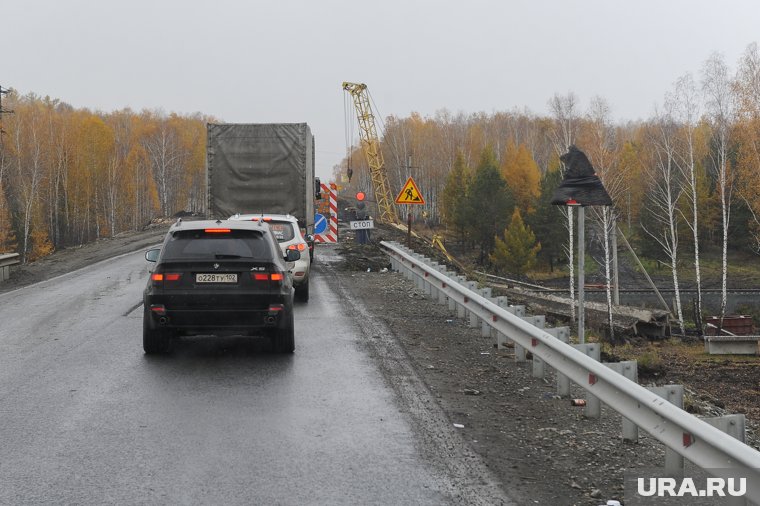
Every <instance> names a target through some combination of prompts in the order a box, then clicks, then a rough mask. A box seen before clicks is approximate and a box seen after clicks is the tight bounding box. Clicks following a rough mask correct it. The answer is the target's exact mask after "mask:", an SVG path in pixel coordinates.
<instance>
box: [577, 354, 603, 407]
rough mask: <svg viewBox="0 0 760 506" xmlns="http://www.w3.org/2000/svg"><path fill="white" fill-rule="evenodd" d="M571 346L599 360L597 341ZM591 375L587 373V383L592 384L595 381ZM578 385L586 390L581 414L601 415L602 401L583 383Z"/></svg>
mask: <svg viewBox="0 0 760 506" xmlns="http://www.w3.org/2000/svg"><path fill="white" fill-rule="evenodd" d="M573 348H575V349H576V350H578V351H580V352H581V353H583V354H584V355H586V356H588V357H591V358H593V359H594V360H596V361H597V362H598V361H599V359H600V357H601V348H600V346H599V343H585V344H574V345H573ZM591 376H592V375H591V374H589V378H588V381H589V384H593V383H594V382H596V378H592V377H591ZM579 386H580V387H582V388H584V389H585V390H586V392H587V394H586V397H588V398H587V399H586V407H585V409H584V411H583V415H584V416H585V417H586V418H599V417H600V416H602V403H601V402H599V398H598V397H596V396H595V395H592V394H591V392H590V391H589V390H588V389H586V386H585V385H579Z"/></svg>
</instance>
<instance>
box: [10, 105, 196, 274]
mask: <svg viewBox="0 0 760 506" xmlns="http://www.w3.org/2000/svg"><path fill="white" fill-rule="evenodd" d="M3 107H4V109H9V110H12V111H14V112H13V114H4V115H3V118H2V119H3V122H2V129H3V134H2V136H0V140H1V141H2V144H0V252H8V251H17V252H18V253H19V254H20V255H21V257H22V260H23V261H24V262H27V261H33V260H35V259H38V258H40V257H43V256H45V255H48V254H49V253H51V252H52V251H54V250H56V249H59V248H62V247H69V246H77V245H82V244H85V243H87V242H90V241H93V240H96V239H99V238H102V237H111V236H114V235H116V234H119V233H122V232H125V231H133V230H139V229H141V228H143V227H144V226H145V225H146V224H147V223H148V222H149V221H150V220H151V219H153V218H155V217H158V216H171V215H173V214H174V213H176V212H178V211H189V212H204V211H205V207H206V199H205V154H206V128H205V123H206V121H207V120H208V118H206V117H203V116H201V115H200V114H196V115H190V116H182V115H178V114H165V113H163V112H161V111H142V112H140V113H137V112H134V111H131V110H130V109H124V110H120V111H115V112H110V113H102V112H93V111H90V110H87V109H76V108H74V107H72V106H70V105H68V104H66V103H64V102H61V101H59V100H57V99H51V98H49V97H39V96H36V95H34V94H28V95H24V96H20V95H19V94H18V93H17V92H15V91H13V90H11V92H10V93H9V94H8V95H7V96H6V97H5V100H4V102H3Z"/></svg>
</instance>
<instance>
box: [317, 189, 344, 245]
mask: <svg viewBox="0 0 760 506" xmlns="http://www.w3.org/2000/svg"><path fill="white" fill-rule="evenodd" d="M320 185H321V186H322V191H323V192H325V193H326V194H327V195H328V196H329V197H328V207H329V218H328V220H327V230H326V231H325V232H324V233H322V234H314V241H315V242H338V189H337V187H336V186H335V184H334V183H330V186H327V185H326V184H324V183H320Z"/></svg>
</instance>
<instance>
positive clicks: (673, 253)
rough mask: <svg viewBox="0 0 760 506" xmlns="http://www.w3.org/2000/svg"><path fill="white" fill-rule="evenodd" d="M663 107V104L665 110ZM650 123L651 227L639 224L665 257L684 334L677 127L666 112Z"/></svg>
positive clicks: (648, 170) (669, 113) (679, 324)
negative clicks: (680, 283)
mask: <svg viewBox="0 0 760 506" xmlns="http://www.w3.org/2000/svg"><path fill="white" fill-rule="evenodd" d="M667 105H668V104H667V103H666V107H667ZM653 123H654V124H653V127H652V130H653V131H652V133H651V135H650V141H651V144H652V146H653V149H652V153H651V155H652V160H651V162H650V164H649V166H648V167H647V172H648V177H649V182H650V187H649V192H648V195H649V206H648V207H647V211H646V214H647V215H649V217H651V219H652V221H653V224H652V225H647V224H644V223H642V228H643V229H644V231H645V232H646V233H647V234H648V235H649V236H650V237H651V238H652V239H654V240H655V241H656V242H657V244H659V246H660V247H661V248H662V251H663V252H664V253H665V255H666V256H667V258H668V262H669V264H670V270H671V275H672V277H673V290H674V294H675V306H676V308H675V309H676V317H677V319H678V322H677V323H678V326H679V328H680V329H681V334H684V333H685V328H684V319H683V309H682V306H681V292H680V289H679V282H678V216H679V214H678V201H679V199H680V197H681V194H682V192H683V185H682V182H681V179H680V172H679V170H678V167H677V166H676V135H677V125H676V124H675V122H674V120H673V117H672V114H671V112H670V111H668V112H667V113H666V114H664V115H660V116H658V117H657V118H656V119H655V121H654V122H653Z"/></svg>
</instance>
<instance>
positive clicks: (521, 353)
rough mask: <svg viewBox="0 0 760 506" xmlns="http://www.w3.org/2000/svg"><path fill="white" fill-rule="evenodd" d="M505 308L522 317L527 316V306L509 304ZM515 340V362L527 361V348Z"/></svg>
mask: <svg viewBox="0 0 760 506" xmlns="http://www.w3.org/2000/svg"><path fill="white" fill-rule="evenodd" d="M505 309H506V310H507V311H509V312H510V313H512V314H513V315H515V316H519V317H520V318H522V317H524V316H525V306H509V307H507V308H505ZM513 342H514V343H515V362H525V361H526V360H527V359H526V358H525V348H523V347H522V346H520V345H519V344H517V341H513Z"/></svg>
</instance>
